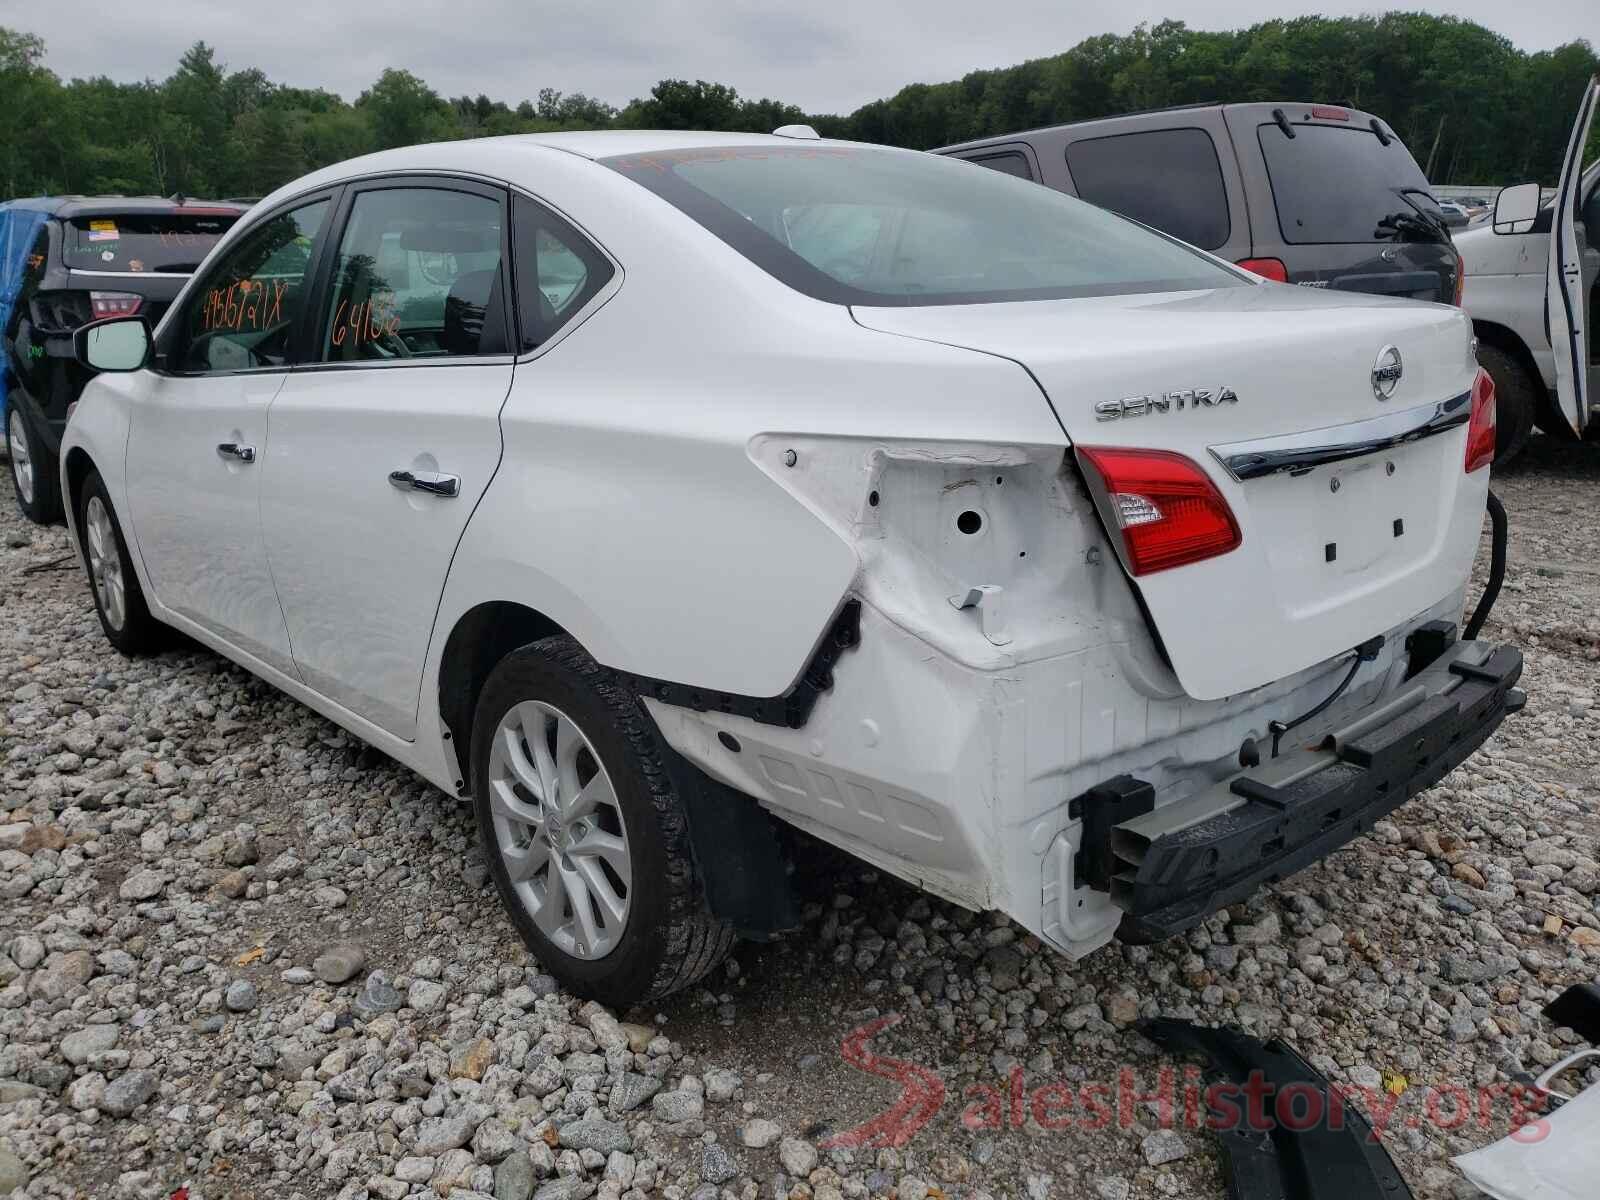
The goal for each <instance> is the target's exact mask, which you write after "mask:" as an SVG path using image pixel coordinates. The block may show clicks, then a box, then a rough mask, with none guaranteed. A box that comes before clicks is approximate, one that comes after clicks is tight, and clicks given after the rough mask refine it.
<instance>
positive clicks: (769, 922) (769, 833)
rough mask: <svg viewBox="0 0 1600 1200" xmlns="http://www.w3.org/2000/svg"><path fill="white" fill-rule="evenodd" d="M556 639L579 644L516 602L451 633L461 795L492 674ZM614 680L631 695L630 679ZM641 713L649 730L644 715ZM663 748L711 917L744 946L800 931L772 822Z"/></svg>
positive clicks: (449, 720) (449, 709)
mask: <svg viewBox="0 0 1600 1200" xmlns="http://www.w3.org/2000/svg"><path fill="white" fill-rule="evenodd" d="M557 635H565V636H567V637H571V638H572V640H573V641H574V642H578V643H579V644H580V645H581V644H582V642H581V639H579V638H577V637H575V636H573V635H572V634H571V633H569V632H568V631H567V630H566V629H564V628H563V627H562V626H561V625H560V624H558V623H557V622H556V621H554V620H552V619H551V618H550V617H549V616H547V615H546V614H544V613H542V612H539V611H538V610H537V609H534V608H531V607H529V606H528V605H526V604H522V603H519V602H517V601H514V600H489V601H484V602H482V603H479V604H476V605H474V606H473V607H472V608H469V609H468V610H467V611H466V612H464V613H462V614H461V616H459V617H458V618H457V619H456V622H455V624H454V625H453V626H451V629H450V632H449V634H448V635H447V636H446V637H445V641H444V648H443V649H442V651H441V652H440V658H439V681H438V701H439V719H440V721H441V722H442V723H443V725H444V730H445V735H444V736H445V737H446V739H447V745H449V746H451V747H453V748H454V750H453V756H454V759H455V762H456V764H457V767H458V769H459V770H460V771H461V779H460V782H459V783H458V784H457V788H456V790H457V792H465V791H467V790H468V789H469V788H470V787H471V786H473V785H474V784H475V783H476V781H475V780H473V779H472V770H473V765H472V726H473V722H474V720H475V719H476V716H477V710H478V700H479V698H480V697H481V696H482V694H483V687H484V684H485V683H486V682H487V681H488V679H489V675H490V673H491V672H493V670H494V668H495V666H496V665H497V664H499V662H500V661H501V660H502V659H504V658H505V657H506V655H508V654H510V653H511V652H512V651H514V650H516V649H518V648H519V647H521V646H526V645H527V644H528V643H529V642H535V641H538V640H539V639H540V638H546V637H553V636H557ZM620 678H621V681H622V682H623V684H624V685H625V686H629V687H631V685H632V682H633V681H632V680H631V679H630V678H629V677H627V676H622V677H620ZM639 711H640V714H641V716H642V717H643V719H644V720H645V721H647V722H650V723H651V724H652V725H653V724H654V718H653V717H651V716H650V714H649V711H648V709H647V708H646V707H645V706H644V705H642V704H641V705H640V706H639ZM661 744H662V750H663V753H664V756H665V759H666V762H667V766H668V770H669V772H670V774H671V775H672V777H673V779H674V782H675V784H676V785H677V787H678V789H679V794H680V795H681V796H682V798H683V802H684V807H685V815H686V817H687V820H688V828H689V841H690V845H691V848H692V853H693V856H694V862H695V869H696V871H697V872H698V874H699V876H700V886H701V887H702V888H703V889H704V892H705V896H706V903H707V905H708V907H709V908H710V910H711V912H712V913H713V914H714V915H716V916H717V917H719V918H720V919H723V920H726V921H729V922H730V923H732V924H733V925H734V927H735V928H737V929H738V930H739V932H740V933H741V934H742V935H743V936H745V937H751V938H757V939H765V938H770V937H772V936H773V935H774V934H777V933H779V932H782V931H784V930H789V929H793V928H796V927H797V926H798V924H799V903H798V900H797V899H796V896H795V893H794V890H793V887H792V881H791V880H790V879H789V875H788V872H787V870H786V861H787V860H786V853H785V851H784V848H783V846H782V845H781V843H780V841H779V838H778V834H777V827H776V823H775V822H774V819H773V818H772V817H771V816H769V815H768V814H767V813H766V812H765V811H764V810H763V809H762V808H761V806H760V805H759V804H757V802H756V801H755V799H754V798H752V797H750V796H747V795H745V794H743V793H741V792H736V791H735V790H734V789H732V788H730V787H727V786H726V785H724V784H721V783H718V782H716V781H715V780H713V779H711V778H710V777H709V776H707V775H706V774H705V773H704V772H702V771H701V770H700V769H699V768H698V767H696V766H695V765H694V764H693V763H691V762H689V761H688V760H687V759H685V758H683V757H682V756H681V755H679V754H678V753H677V752H676V751H675V750H673V749H672V748H671V746H670V745H668V744H667V742H666V739H665V738H662V739H661ZM447 757H449V755H447Z"/></svg>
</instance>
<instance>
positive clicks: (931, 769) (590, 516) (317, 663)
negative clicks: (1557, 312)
mask: <svg viewBox="0 0 1600 1200" xmlns="http://www.w3.org/2000/svg"><path fill="white" fill-rule="evenodd" d="M808 134H809V131H806V130H796V131H792V132H791V133H790V134H789V135H787V136H752V135H743V134H691V133H646V132H638V133H634V132H606V133H575V134H554V135H549V136H542V135H541V136H527V137H515V138H508V139H487V140H481V141H472V142H460V143H446V144H438V145H430V146H418V147H414V148H410V149H401V150H393V151H387V152H384V153H382V154H378V155H374V156H371V157H367V158H362V159H358V160H355V161H353V162H347V163H343V164H340V165H338V166H334V167H329V168H327V169H325V170H321V171H318V172H316V173H315V174H312V175H310V176H307V177H306V178H304V179H301V180H298V181H296V182H294V183H292V184H290V185H288V186H287V187H284V188H282V189H280V190H279V191H278V192H276V193H274V194H273V195H272V196H269V197H268V198H266V199H265V200H263V201H262V202H261V203H260V204H258V205H257V206H256V207H255V208H254V209H252V210H251V212H250V213H249V214H248V215H247V216H246V217H244V218H243V219H242V220H241V221H240V223H239V224H238V225H237V226H236V227H235V228H234V229H233V230H232V231H231V232H230V233H229V234H228V236H227V237H226V238H225V239H224V240H223V241H222V243H220V244H219V245H218V246H217V248H216V249H215V251H214V252H213V253H212V254H211V255H210V256H209V257H208V258H207V260H206V262H205V263H204V264H203V266H202V268H201V270H200V271H199V272H198V273H197V275H196V277H195V279H194V280H193V282H192V283H191V284H190V285H189V286H188V288H187V289H186V290H185V291H184V293H183V294H182V295H181V296H180V297H179V299H178V300H177V302H176V303H175V304H174V306H173V307H172V309H171V310H170V312H169V313H168V315H167V316H166V318H165V319H164V320H163V321H162V323H161V325H160V327H159V328H157V329H156V330H155V332H154V336H153V341H152V338H151V335H150V334H149V333H148V331H147V329H146V327H145V326H144V324H142V323H141V322H139V321H138V320H131V321H130V320H119V321H106V322H101V323H99V324H97V325H94V326H90V327H87V328H86V329H85V330H83V331H82V332H81V333H80V336H79V341H78V352H79V354H80V355H81V356H82V357H83V359H84V360H85V362H87V363H89V364H91V365H93V366H94V367H96V368H97V369H99V370H100V371H102V372H103V373H102V374H101V375H100V376H99V377H98V378H97V379H96V380H95V381H94V382H93V383H92V384H91V385H90V387H89V388H88V389H87V391H86V392H85V393H84V396H83V399H82V401H81V402H80V403H79V405H78V407H77V409H76V411H75V412H74V414H73V416H72V419H71V422H70V425H69V428H68V431H67V434H66V440H65V448H64V451H63V454H62V461H63V476H62V483H63V487H64V488H65V489H66V490H65V491H64V493H63V495H65V496H67V497H68V498H69V500H70V504H69V509H70V512H71V528H72V530H73V532H74V535H75V537H76V538H77V540H78V543H79V545H80V546H81V548H82V552H83V560H84V563H85V566H86V568H87V570H88V574H89V577H90V580H91V582H92V585H93V593H94V601H95V604H96V607H97V608H98V610H99V613H100V616H101V619H102V621H103V624H104V627H105V632H106V635H107V636H108V637H109V638H110V639H111V641H112V642H113V644H115V645H116V646H117V647H119V648H120V649H122V650H124V651H129V652H133V651H138V650H143V649H146V648H148V647H150V646H151V645H152V644H153V643H154V641H155V639H156V636H157V634H158V633H159V627H160V626H162V625H169V626H174V627H176V628H178V629H181V630H184V631H186V632H187V633H189V634H190V635H192V636H193V637H194V638H196V639H198V640H200V641H201V642H204V643H205V644H207V645H209V646H211V647H213V648H215V649H216V650H217V651H219V652H220V653H222V654H225V655H227V656H228V657H229V658H231V659H233V660H234V661H236V662H238V663H240V664H242V665H244V666H245V667H246V668H248V669H249V670H251V671H253V672H255V673H256V674H258V675H260V676H261V677H262V678H264V679H267V680H269V681H271V682H272V683H274V684H275V685H277V686H278V687H280V688H282V689H283V690H284V691H286V692H288V693H289V694H290V695H293V696H295V697H297V698H298V699H300V700H302V701H303V702H304V703H306V704H308V705H310V706H311V707H312V708H314V709H316V710H317V711H319V712H321V713H323V714H325V715H327V716H328V717H330V718H331V719H333V720H334V721H337V722H339V723H340V724H341V725H343V726H344V727H345V728H347V729H349V730H351V731H352V732H353V733H355V734H356V735H357V736H359V737H361V738H363V739H365V740H366V741H367V742H369V743H371V744H372V745H373V746H376V747H377V748H379V749H380V750H383V751H384V752H386V753H388V754H390V755H392V756H393V757H394V758H396V759H398V760H399V761H400V762H402V763H404V764H406V765H408V766H410V767H412V768H413V769H415V770H416V771H418V772H419V773H421V774H422V775H424V776H426V777H427V778H428V779H430V780H432V781H433V782H434V783H436V784H438V786H440V787H441V788H443V789H445V790H446V791H447V792H450V793H452V794H455V795H460V796H463V797H467V796H470V797H471V799H472V801H473V803H474V804H475V805H476V810H477V816H478V822H479V827H480V830H481V833H482V837H483V841H484V845H485V849H486V852H487V855H488V858H489V862H490V864H491V869H492V873H493V877H494V879H495V882H496V884H497V886H498V889H499V892H500V895H501V897H502V898H503V899H504V901H505V903H506V906H507V908H508V910H509V911H510V914H511V917H512V919H513V920H514V922H515V923H516V926H517V928H518V930H519V931H520V932H521V934H522V936H523V937H524V938H525V939H526V941H527V943H528V945H529V946H530V947H531V948H532V949H533V951H534V952H535V953H536V954H537V955H538V956H539V958H541V959H542V960H543V961H544V963H545V964H546V965H547V966H548V967H549V969H550V970H551V971H552V973H554V974H555V975H556V976H557V977H558V978H560V979H561V980H562V981H563V982H564V983H566V984H567V985H568V986H569V987H571V988H573V989H575V990H577V991H579V992H581V993H583V994H586V995H591V996H596V997H599V998H602V999H604V1000H606V1001H608V1002H610V1003H614V1004H620V1003H626V1002H629V1001H633V1000H638V999H642V998H645V997H649V996H655V995H660V994H663V993H665V992H668V991H671V990H673V989H675V988H679V987H682V986H685V985H686V984H688V983H690V982H692V981H693V980H694V979H696V978H698V977H699V976H701V975H703V974H704V973H705V972H706V971H707V970H709V969H710V968H711V967H712V966H713V965H714V964H715V963H716V962H717V960H718V959H719V957H720V956H721V955H722V954H724V953H725V952H726V951H727V949H728V948H729V945H730V943H731V942H732V940H733V938H734V937H735V935H736V934H741V935H750V936H757V937H760V936H771V935H773V934H775V933H777V932H780V931H782V930H783V929H786V928H790V927H792V926H793V925H794V924H795V923H796V902H795V900H794V897H793V894H792V892H791V886H790V882H789V876H788V866H787V861H788V860H787V858H786V849H785V848H786V845H787V844H788V842H789V838H788V833H787V827H788V826H794V827H798V828H799V829H801V830H804V831H806V832H808V833H810V834H814V835H816V836H817V837H819V838H822V839H825V840H826V841H828V842H832V843H834V844H835V845H837V846H840V847H843V848H845V849H846V850H849V851H851V852H853V853H854V854H856V855H859V856H860V857H861V858H863V859H865V860H867V861H869V862H871V863H874V864H877V865H878V866H880V867H881V868H883V869H884V870H887V871H890V872H892V873H894V874H895V875H898V876H900V877H901V878H903V879H906V880H909V881H910V882H912V883H913V884H915V885H917V886H919V887H922V888H926V889H927V890H929V891H931V892H934V893H937V894H938V895H940V896H943V897H946V898H948V899H950V900H952V901H954V902H955V903H957V904H960V905H965V906H967V907H969V908H972V909H979V910H996V909H997V910H1000V911H1002V912H1004V913H1006V914H1008V915H1010V916H1011V917H1013V918H1014V919H1015V920H1016V921H1017V922H1019V923H1020V924H1021V925H1022V926H1024V927H1025V928H1026V929H1028V930H1030V931H1032V932H1033V933H1036V934H1038V935H1039V936H1040V937H1042V938H1044V939H1045V940H1046V941H1048V942H1049V943H1050V944H1051V945H1053V946H1055V947H1057V948H1058V949H1060V950H1061V951H1062V952H1064V953H1066V954H1068V955H1073V956H1078V955H1083V954H1087V953H1089V952H1090V951H1092V950H1094V949H1096V948H1097V947H1099V946H1102V945H1104V944H1105V943H1106V942H1108V941H1109V940H1110V939H1111V938H1112V937H1113V935H1114V934H1116V933H1117V932H1118V930H1119V928H1120V929H1121V930H1122V932H1123V936H1125V937H1131V938H1152V937H1157V936H1162V935H1165V934H1170V933H1173V932H1176V931H1178V930H1182V929H1186V928H1188V927H1190V926H1192V925H1194V924H1195V923H1196V922H1198V921H1200V920H1201V919H1202V918H1204V917H1205V916H1206V915H1207V914H1208V913H1210V912H1212V911H1214V910H1215V909H1216V908H1217V907H1218V906H1220V905H1224V904H1228V903H1232V902H1234V901H1237V900H1240V899H1243V898H1245V897H1247V896H1248V895H1250V894H1251V892H1252V891H1253V890H1254V889H1255V888H1256V887H1257V886H1258V885H1259V884H1260V883H1261V882H1262V881H1263V880H1268V879H1272V878H1276V877H1278V876H1281V875H1283V874H1286V873H1288V872H1291V871H1294V870H1296V869H1298V868H1299V867H1301V866H1303V865H1304V864H1306V863H1309V862H1311V861H1313V860H1315V859H1317V858H1319V857H1321V856H1322V855H1325V854H1327V853H1328V852H1329V851H1331V850H1333V849H1334V848H1335V847H1337V846H1339V845H1341V844H1342V843H1344V842H1345V841H1347V840H1348V839H1350V838H1351V837H1353V836H1356V835H1357V834H1358V833H1360V832H1362V831H1365V830H1367V829H1369V828H1370V827H1371V825H1372V823H1373V821H1374V820H1376V819H1377V818H1379V817H1380V816H1381V815H1383V814H1384V813H1387V812H1389V811H1390V810H1391V809H1393V808H1394V807H1395V806H1396V805H1398V804H1399V803H1401V802H1402V801H1403V800H1404V799H1405V798H1406V797H1407V796H1409V795H1411V794H1412V793H1414V792H1415V791H1417V790H1418V789H1419V788H1422V787H1424V786H1426V785H1428V784H1430V783H1432V782H1433V781H1435V780H1437V779H1439V778H1440V777H1441V776H1443V775H1444V774H1445V773H1447V772H1448V771H1449V770H1450V769H1451V768H1452V767H1454V765H1455V764H1456V763H1458V762H1459V761H1461V759H1462V758H1464V757H1465V756H1466V755H1467V754H1468V753H1470V752H1471V750H1472V749H1473V748H1474V747H1476V746H1477V745H1478V744H1479V743H1481V742H1482V741H1483V740H1484V739H1485V738H1486V737H1487V736H1489V734H1490V733H1491V732H1492V731H1493V729H1494V728H1495V727H1496V726H1497V725H1498V723H1499V722H1500V720H1501V719H1502V717H1503V716H1504V714H1505V713H1506V712H1507V711H1508V710H1515V708H1516V707H1518V705H1519V703H1520V701H1521V700H1522V699H1523V697H1522V696H1521V693H1520V692H1518V691H1517V690H1516V689H1515V687H1514V684H1515V683H1516V681H1517V678H1518V675H1519V673H1520V670H1521V656H1520V655H1519V654H1518V653H1517V651H1515V650H1514V649H1510V648H1503V647H1494V646H1490V645H1487V644H1485V643H1482V642H1479V641H1475V640H1472V639H1471V638H1470V636H1469V637H1461V636H1458V633H1457V627H1456V624H1455V623H1456V622H1457V620H1458V619H1459V617H1460V614H1461V612H1462V607H1463V602H1464V589H1465V586H1466V583H1467V578H1468V572H1469V569H1470V567H1471V564H1472V561H1473V557H1474V553H1475V551H1476V548H1477V546H1478V540H1479V530H1480V527H1481V524H1482V520H1483V514H1484V508H1485V502H1486V494H1487V492H1488V481H1489V478H1488V477H1489V470H1488V465H1489V461H1490V459H1491V457H1492V455H1493V447H1494V402H1493V394H1492V388H1491V385H1490V384H1489V381H1488V377H1487V376H1485V375H1484V374H1482V373H1481V372H1480V370H1479V368H1478V366H1477V364H1476V363H1475V362H1474V361H1473V356H1472V339H1471V332H1470V329H1469V327H1468V324H1467V320H1466V318H1465V317H1464V316H1463V315H1462V314H1461V313H1460V311H1459V310H1457V309H1455V308H1452V307H1448V306H1445V305H1437V304H1416V303H1408V302H1399V301H1391V300H1385V299H1380V298H1375V297H1369V296H1361V295H1356V294H1350V293H1337V294H1322V293H1316V292H1309V291H1307V290H1305V289H1302V288H1293V287H1285V286H1280V285H1276V284H1270V283H1265V282H1263V281H1261V280H1260V279H1259V278H1258V277H1256V276H1253V275H1250V274H1248V273H1246V272H1243V271H1240V270H1238V269H1236V268H1234V267H1232V266H1230V265H1228V264H1226V263H1222V262H1220V261H1218V260H1215V259H1213V258H1211V257H1209V256H1207V255H1205V254H1202V253H1200V252H1198V251H1195V250H1193V249H1191V248H1189V247H1186V246H1184V245H1182V244H1181V243H1178V242H1176V241H1174V240H1172V239H1169V238H1167V237H1165V236H1164V235H1160V234H1156V233H1153V232H1151V231H1149V230H1147V229H1145V228H1143V227H1142V226H1139V225H1137V224H1135V223H1133V222H1130V221H1127V220H1125V219H1123V218H1121V217H1117V216H1115V215H1113V214H1111V213H1108V212H1105V211H1103V210H1101V209H1097V208H1094V207H1091V206H1089V205H1087V204H1084V203H1082V202H1080V201H1078V200H1075V199H1073V198H1071V197H1068V196H1064V195H1062V194H1060V193H1058V192H1054V191H1051V190H1049V189H1046V188H1040V187H1036V186H1034V185H1033V184H1031V183H1028V182H1026V181H1023V180H1018V179H1013V178H1010V177H1008V176H1005V175H1002V174H999V173H997V172H993V171H987V170H983V169H982V168H979V167H974V166H973V165H971V164H969V163H964V162H959V161H954V160H950V159H944V158H937V157H933V156H930V155H925V154H918V153H913V152H910V151H901V150H893V149H886V148H882V147H876V146H867V145H859V144H851V143H842V142H831V141H822V140H817V139H815V135H814V134H809V136H808Z"/></svg>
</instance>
